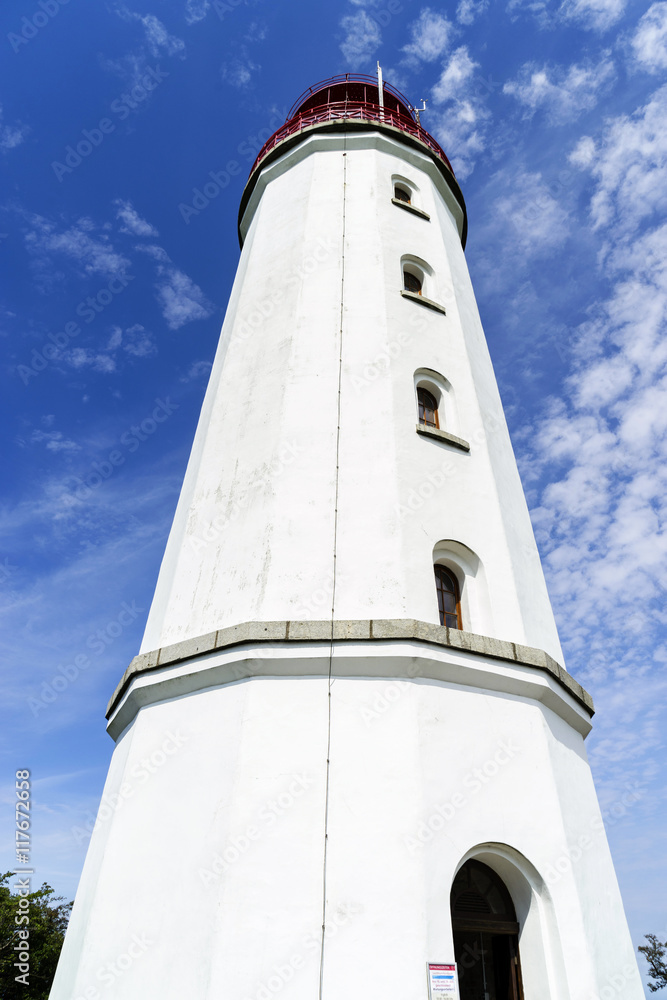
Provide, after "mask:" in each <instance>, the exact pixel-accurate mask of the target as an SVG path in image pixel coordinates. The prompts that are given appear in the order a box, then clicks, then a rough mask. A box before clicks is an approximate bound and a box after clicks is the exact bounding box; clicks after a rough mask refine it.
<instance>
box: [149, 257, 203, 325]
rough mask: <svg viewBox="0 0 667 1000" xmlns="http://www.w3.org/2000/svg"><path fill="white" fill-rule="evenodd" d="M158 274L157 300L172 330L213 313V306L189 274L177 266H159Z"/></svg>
mask: <svg viewBox="0 0 667 1000" xmlns="http://www.w3.org/2000/svg"><path fill="white" fill-rule="evenodd" d="M158 274H159V275H161V280H160V281H159V282H158V284H157V286H156V288H157V300H158V302H159V304H160V307H161V309H162V315H163V316H164V318H165V320H166V321H167V326H168V327H169V329H170V330H179V329H180V328H181V327H182V326H184V325H185V324H186V323H191V322H192V321H193V320H196V319H207V318H208V317H209V316H210V315H211V314H212V312H213V306H212V305H211V303H210V302H209V301H208V299H207V298H206V296H205V295H204V293H203V292H202V290H201V288H200V287H199V285H196V284H195V283H194V281H192V279H191V278H188V276H187V274H183V272H182V271H179V270H178V269H177V268H175V267H159V268H158Z"/></svg>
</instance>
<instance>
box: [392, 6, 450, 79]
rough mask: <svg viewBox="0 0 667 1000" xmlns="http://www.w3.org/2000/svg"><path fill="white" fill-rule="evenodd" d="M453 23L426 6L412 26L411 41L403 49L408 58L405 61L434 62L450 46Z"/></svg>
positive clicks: (415, 63) (417, 62)
mask: <svg viewBox="0 0 667 1000" xmlns="http://www.w3.org/2000/svg"><path fill="white" fill-rule="evenodd" d="M451 34H452V24H451V21H448V20H447V18H446V17H443V15H442V14H439V13H438V12H437V11H433V10H431V8H430V7H425V8H424V9H423V10H422V11H421V12H420V14H419V17H418V19H417V20H416V21H415V22H414V23H413V24H412V25H411V26H410V39H411V40H410V43H409V44H408V45H406V46H404V48H403V49H402V52H404V53H405V55H406V57H407V59H405V60H403V62H406V63H409V64H412V65H414V66H417V65H418V64H419V63H420V62H432V61H433V60H434V59H437V58H438V57H439V56H441V55H442V54H443V53H444V52H445V51H446V49H448V48H449V45H450V40H451Z"/></svg>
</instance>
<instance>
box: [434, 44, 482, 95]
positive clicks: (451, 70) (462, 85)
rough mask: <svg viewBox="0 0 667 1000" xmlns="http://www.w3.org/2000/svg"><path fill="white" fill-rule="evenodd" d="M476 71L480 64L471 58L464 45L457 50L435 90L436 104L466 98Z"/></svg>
mask: <svg viewBox="0 0 667 1000" xmlns="http://www.w3.org/2000/svg"><path fill="white" fill-rule="evenodd" d="M476 69H479V63H477V62H475V61H474V60H473V59H472V58H471V57H470V53H469V52H468V46H467V45H462V46H460V48H458V49H456V51H455V52H454V53H453V54H452V57H451V59H450V60H449V62H448V63H447V65H446V66H445V68H444V69H443V71H442V74H441V76H440V79H439V80H438V82H437V83H436V85H435V87H434V89H433V100H434V101H435V103H436V104H442V103H443V102H445V101H451V100H453V99H454V98H456V97H460V96H465V95H466V92H467V91H468V90H469V86H470V83H471V81H472V79H473V77H474V75H475V70H476Z"/></svg>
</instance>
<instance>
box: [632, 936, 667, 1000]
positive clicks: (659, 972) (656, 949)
mask: <svg viewBox="0 0 667 1000" xmlns="http://www.w3.org/2000/svg"><path fill="white" fill-rule="evenodd" d="M644 937H645V938H646V940H647V941H648V942H649V943H648V944H640V945H639V951H640V952H641V953H642V955H643V956H644V957H645V959H646V961H647V962H648V967H649V977H650V980H651V981H650V982H649V984H648V988H649V989H650V990H651V992H652V993H655V992H656V990H661V989H662V988H663V987H664V986H667V964H666V963H665V954H667V941H666V942H665V944H661V943H660V941H658V939H657V937H656V936H655V934H645V935H644Z"/></svg>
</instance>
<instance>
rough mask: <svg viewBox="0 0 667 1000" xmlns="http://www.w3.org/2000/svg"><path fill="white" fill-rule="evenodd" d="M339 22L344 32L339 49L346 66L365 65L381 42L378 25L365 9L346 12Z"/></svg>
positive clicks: (357, 66) (356, 66)
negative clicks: (351, 12) (350, 12)
mask: <svg viewBox="0 0 667 1000" xmlns="http://www.w3.org/2000/svg"><path fill="white" fill-rule="evenodd" d="M340 24H341V28H342V29H343V31H344V32H345V38H344V39H343V41H342V42H341V43H340V50H341V52H342V53H343V57H344V58H345V61H346V62H347V64H348V66H349V67H350V69H359V67H360V66H365V65H367V64H368V63H369V62H370V61H371V60H372V59H373V58H374V56H375V54H376V52H377V50H378V48H379V47H380V44H381V42H382V32H381V30H380V25H379V24H378V23H377V21H374V20H373V18H372V17H370V16H369V15H368V14H367V13H366V11H365V10H358V11H357V12H356V13H355V14H346V16H345V17H343V18H342V20H341V22H340Z"/></svg>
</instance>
